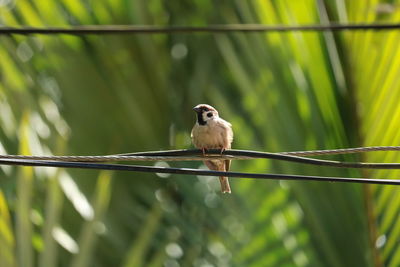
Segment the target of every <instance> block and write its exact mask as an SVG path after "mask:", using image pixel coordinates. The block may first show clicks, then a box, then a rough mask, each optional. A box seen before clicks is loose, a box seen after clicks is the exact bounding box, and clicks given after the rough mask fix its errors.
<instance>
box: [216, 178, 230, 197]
mask: <svg viewBox="0 0 400 267" xmlns="http://www.w3.org/2000/svg"><path fill="white" fill-rule="evenodd" d="M219 182H220V183H221V192H222V193H229V194H230V193H231V187H230V186H229V179H228V177H226V176H220V177H219Z"/></svg>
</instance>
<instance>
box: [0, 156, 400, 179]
mask: <svg viewBox="0 0 400 267" xmlns="http://www.w3.org/2000/svg"><path fill="white" fill-rule="evenodd" d="M0 164H4V165H22V166H40V167H60V168H80V169H97V170H119V171H132V172H151V173H170V174H192V175H202V176H229V177H233V178H254V179H267V180H277V179H278V180H307V181H323V182H342V183H363V184H385V185H400V180H398V179H396V180H389V179H367V178H348V177H324V176H309V175H288V174H269V173H242V172H221V171H209V170H198V169H189V168H162V167H152V166H138V165H122V164H104V163H88V162H61V161H38V160H18V159H13V160H10V159H0Z"/></svg>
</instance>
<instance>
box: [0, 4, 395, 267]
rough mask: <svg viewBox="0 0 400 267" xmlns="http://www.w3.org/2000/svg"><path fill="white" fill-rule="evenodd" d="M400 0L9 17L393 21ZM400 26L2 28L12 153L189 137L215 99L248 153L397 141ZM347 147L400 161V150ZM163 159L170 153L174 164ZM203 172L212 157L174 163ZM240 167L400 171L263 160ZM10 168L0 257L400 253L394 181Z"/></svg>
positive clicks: (2, 180)
mask: <svg viewBox="0 0 400 267" xmlns="http://www.w3.org/2000/svg"><path fill="white" fill-rule="evenodd" d="M399 4H400V3H399V1H396V0H392V1H377V0H370V1H362V0H351V1H350V0H348V1H344V0H299V1H290V0H276V1H272V0H263V1H262V0H255V1H218V2H216V1H210V0H202V1H181V2H179V3H178V2H173V1H160V0H150V1H144V0H132V1H123V0H101V1H100V0H98V1H90V0H84V1H73V0H61V1H54V0H47V1H44V0H20V1H13V0H6V1H0V24H2V25H5V26H22V25H27V26H40V27H46V26H66V27H68V26H71V25H88V24H151V25H153V24H154V25H189V26H202V25H209V24H226V23H262V24H271V25H273V24H289V25H296V24H324V23H329V22H335V23H382V22H389V23H396V22H398V21H399V18H400V9H399V6H400V5H399ZM399 34H400V33H399V31H380V32H374V31H352V32H350V31H343V32H340V33H331V32H324V33H314V32H290V33H268V34H266V33H247V34H245V33H229V34H207V33H202V34H198V33H197V34H173V35H106V36H92V35H90V36H89V35H88V36H81V37H71V36H66V35H56V36H43V35H32V36H18V35H13V36H6V35H2V36H0V44H1V45H0V126H1V127H0V153H1V154H6V153H7V154H34V155H48V154H56V155H95V154H115V153H123V152H132V151H148V150H159V149H175V148H188V147H190V146H191V144H190V137H189V133H190V129H191V127H192V125H193V123H194V120H195V118H194V114H192V111H191V109H192V107H193V106H194V105H196V104H198V103H209V104H211V105H213V106H215V107H216V108H217V109H218V110H219V112H220V114H221V116H222V117H223V118H225V119H227V120H228V121H230V122H231V123H232V124H233V127H234V132H235V141H234V145H233V147H234V148H237V149H254V150H260V151H273V152H278V151H291V150H306V149H324V148H339V147H352V146H361V145H363V146H371V145H398V144H399V141H400V140H399V139H400V135H399V134H398V133H397V132H398V131H397V129H398V127H397V123H398V121H399V119H400V118H399V116H400V108H399V106H398V102H399V97H400V79H399V77H400V75H399V72H398V69H399V67H400V66H399V65H400V55H399V49H398V43H399V41H400V35H399ZM337 159H340V160H360V159H362V160H366V161H376V162H396V161H398V154H396V153H387V152H385V153H373V154H367V155H365V156H363V157H362V158H357V157H355V156H354V157H337ZM159 164H165V163H159ZM172 165H173V166H177V167H200V166H199V163H173V164H172ZM233 169H234V170H237V171H249V172H270V173H274V172H284V173H295V174H310V175H329V176H334V175H336V176H354V177H357V176H367V175H370V176H371V177H381V178H382V177H383V178H389V179H390V178H396V177H398V175H399V173H398V172H397V171H393V170H385V171H378V170H375V171H368V172H367V171H366V172H362V173H361V172H359V171H354V170H338V169H332V168H316V167H309V166H302V165H296V164H289V163H285V164H283V163H276V162H270V161H265V160H255V161H240V162H239V161H235V162H234V164H233ZM231 184H232V189H233V194H232V195H230V196H227V195H221V194H220V193H219V189H218V182H216V180H215V179H210V178H206V177H192V176H175V175H172V176H169V177H167V178H162V177H158V176H156V175H154V174H140V173H123V172H96V171H87V170H86V171H84V170H74V171H70V170H64V169H58V170H54V169H46V168H35V169H32V168H28V167H24V168H13V167H12V168H11V167H4V166H2V167H1V174H0V247H1V249H0V266H24V267H25V266H26V267H31V266H124V267H128V266H146V267H153V266H154V267H155V266H165V267H177V266H195V267H205V266H207V267H209V266H338V267H339V266H374V267H379V266H391V267H395V266H399V265H400V243H399V240H400V239H399V238H400V224H398V223H397V221H398V219H399V218H400V205H399V204H400V194H399V189H397V188H396V187H393V186H368V185H364V186H362V185H356V184H337V183H329V184H327V183H317V182H279V181H256V180H248V179H243V180H239V179H235V180H233V181H232V182H231Z"/></svg>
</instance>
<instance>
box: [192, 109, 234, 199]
mask: <svg viewBox="0 0 400 267" xmlns="http://www.w3.org/2000/svg"><path fill="white" fill-rule="evenodd" d="M193 110H194V111H195V112H196V113H197V121H196V124H195V125H194V127H193V129H192V133H191V137H192V142H193V144H194V145H195V147H197V148H199V149H201V150H202V151H203V154H204V153H205V150H206V149H213V148H214V149H221V153H222V152H223V151H224V150H225V149H230V148H231V143H232V141H233V132H232V125H231V124H230V123H229V122H227V121H225V120H223V119H221V118H220V117H219V116H218V111H217V110H216V109H215V108H213V107H212V106H210V105H206V104H199V105H197V106H195V107H194V108H193ZM204 164H206V166H207V167H208V168H209V169H210V170H215V171H229V167H230V165H231V161H230V160H206V161H204ZM219 181H220V183H221V191H222V193H231V188H230V186H229V180H228V177H226V176H221V177H219Z"/></svg>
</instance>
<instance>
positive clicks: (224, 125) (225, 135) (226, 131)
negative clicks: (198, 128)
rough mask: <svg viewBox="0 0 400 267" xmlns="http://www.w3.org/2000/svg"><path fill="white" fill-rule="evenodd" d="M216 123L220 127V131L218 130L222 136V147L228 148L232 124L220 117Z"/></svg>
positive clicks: (231, 136) (231, 137) (229, 146)
mask: <svg viewBox="0 0 400 267" xmlns="http://www.w3.org/2000/svg"><path fill="white" fill-rule="evenodd" d="M217 125H218V127H220V129H221V131H219V132H220V134H221V136H222V140H223V148H224V149H230V148H231V143H232V141H233V131H232V125H231V124H230V123H229V122H227V121H224V120H223V119H221V120H220V121H219V123H218V124H217Z"/></svg>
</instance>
